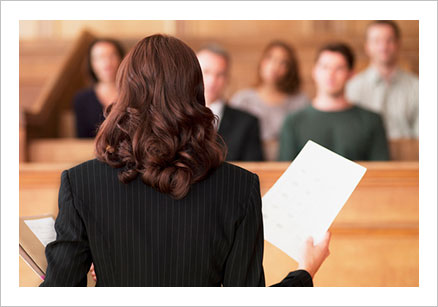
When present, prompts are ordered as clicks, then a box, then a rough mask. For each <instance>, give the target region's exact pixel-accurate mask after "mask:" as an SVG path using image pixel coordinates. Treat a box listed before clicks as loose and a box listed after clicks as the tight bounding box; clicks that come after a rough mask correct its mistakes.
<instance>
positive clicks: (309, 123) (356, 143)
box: [279, 106, 389, 161]
mask: <svg viewBox="0 0 438 307" xmlns="http://www.w3.org/2000/svg"><path fill="white" fill-rule="evenodd" d="M308 140H312V141H314V142H316V143H318V144H320V145H322V146H324V147H326V148H328V149H330V150H332V151H334V152H336V153H338V154H340V155H342V156H344V157H345V158H347V159H350V160H356V161H367V160H389V152H388V143H387V139H386V135H385V129H384V126H383V122H382V118H381V117H380V115H378V114H377V113H374V112H371V111H368V110H365V109H363V108H361V107H358V106H352V107H351V108H349V109H346V110H343V111H334V112H326V111H319V110H317V109H315V108H314V107H313V106H309V107H307V108H304V109H302V110H300V111H298V112H295V113H292V114H290V115H289V116H288V117H287V118H286V119H285V121H284V124H283V128H282V131H281V135H280V150H279V160H280V161H291V160H293V159H294V158H295V157H296V156H297V155H298V153H299V152H300V150H301V149H302V148H303V147H304V145H305V144H306V143H307V141H308Z"/></svg>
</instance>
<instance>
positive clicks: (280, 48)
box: [230, 41, 310, 160]
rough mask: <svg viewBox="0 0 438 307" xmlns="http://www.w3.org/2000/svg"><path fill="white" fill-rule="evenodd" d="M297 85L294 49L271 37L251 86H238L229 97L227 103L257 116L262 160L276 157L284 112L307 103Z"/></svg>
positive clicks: (307, 100) (306, 98)
mask: <svg viewBox="0 0 438 307" xmlns="http://www.w3.org/2000/svg"><path fill="white" fill-rule="evenodd" d="M300 88H301V78H300V72H299V65H298V60H297V57H296V54H295V51H294V49H293V48H292V46H290V45H289V44H288V43H286V42H284V41H272V42H271V43H269V44H268V45H267V46H266V48H265V49H264V51H263V53H262V56H261V59H260V61H259V63H258V66H257V81H256V84H255V86H254V88H247V89H243V90H240V91H238V92H237V93H236V94H234V95H233V97H231V99H230V104H231V106H234V107H236V108H239V109H242V110H244V111H247V112H249V113H251V114H253V115H254V116H256V117H258V119H259V121H260V126H261V129H260V130H261V138H262V141H263V150H264V157H265V159H266V160H276V159H277V151H278V139H279V134H280V130H281V127H282V124H283V121H284V119H285V117H286V115H287V114H288V113H291V112H294V111H296V110H299V109H301V108H303V107H305V106H307V105H308V104H309V103H310V100H309V99H308V97H307V96H306V95H305V94H303V93H302V92H301V90H300Z"/></svg>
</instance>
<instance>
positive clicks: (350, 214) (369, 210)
mask: <svg viewBox="0 0 438 307" xmlns="http://www.w3.org/2000/svg"><path fill="white" fill-rule="evenodd" d="M359 163H360V164H361V165H363V166H364V167H366V168H367V169H368V170H367V172H366V174H365V176H364V178H363V179H362V181H361V182H360V183H359V185H358V187H357V188H356V190H355V191H354V193H353V195H352V196H351V197H350V199H349V200H348V201H347V203H346V204H345V206H344V208H343V209H342V210H341V212H340V214H339V215H338V216H337V218H336V219H335V221H334V223H333V224H332V226H331V228H330V231H331V232H332V243H331V245H330V250H331V255H330V256H329V258H328V259H327V261H326V262H325V263H324V264H323V265H322V267H321V269H320V271H319V272H318V274H317V276H316V278H315V285H316V286H418V257H419V256H418V254H419V251H418V223H419V216H418V208H419V198H418V196H419V195H418V188H419V185H418V175H419V172H418V162H359ZM74 164H75V163H45V164H43V163H22V164H21V165H20V210H19V212H20V216H27V215H37V214H45V213H50V214H53V215H54V216H56V215H57V212H58V208H57V196H58V191H59V184H60V176H61V172H62V170H64V169H68V168H70V167H72V166H74ZM236 164H237V165H238V166H241V167H244V168H246V169H248V170H250V171H252V172H254V173H256V174H258V175H259V178H260V185H261V191H262V194H264V193H265V192H266V191H267V190H268V189H269V188H270V187H271V186H272V184H273V183H274V182H275V181H276V180H277V179H278V178H279V177H280V176H281V174H282V173H283V172H284V171H285V169H286V168H287V166H288V165H289V164H288V163H287V162H265V163H249V162H247V163H236ZM296 267H297V264H296V262H295V261H294V260H292V259H291V258H289V257H288V256H287V255H286V254H284V253H283V252H282V251H280V250H279V249H277V248H276V247H274V246H272V245H271V244H270V243H268V242H265V254H264V268H265V275H266V281H267V284H268V285H269V284H273V283H275V282H277V281H279V280H281V278H283V277H284V276H285V275H286V274H287V272H288V271H290V270H293V269H295V268H296ZM23 278H25V277H23Z"/></svg>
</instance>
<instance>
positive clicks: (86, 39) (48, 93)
mask: <svg viewBox="0 0 438 307" xmlns="http://www.w3.org/2000/svg"><path fill="white" fill-rule="evenodd" d="M94 39H95V36H94V35H92V34H91V33H90V32H88V31H83V32H82V33H81V35H80V36H79V37H78V39H77V40H76V41H75V42H74V44H73V45H72V47H71V49H70V51H69V52H68V54H67V56H66V57H65V58H64V60H63V62H62V64H61V65H60V66H59V69H58V70H57V71H56V73H55V74H54V75H53V76H52V78H51V79H50V81H49V82H47V83H46V84H45V86H44V87H43V89H42V91H41V94H40V95H39V96H38V97H37V98H36V101H35V103H33V104H32V105H31V106H30V107H28V108H27V109H25V112H26V113H27V114H28V123H32V124H41V123H44V121H45V120H47V118H48V117H49V115H50V112H51V111H52V110H53V108H54V107H55V105H56V102H57V101H59V100H60V99H61V97H62V95H63V94H64V93H65V92H67V90H68V89H69V88H70V86H71V83H72V80H75V79H76V78H77V76H78V75H80V74H81V69H82V64H83V62H84V60H85V59H86V58H87V52H88V46H89V44H90V43H91V42H92V41H93V40H94Z"/></svg>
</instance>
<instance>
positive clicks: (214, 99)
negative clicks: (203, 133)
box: [197, 44, 263, 161]
mask: <svg viewBox="0 0 438 307" xmlns="http://www.w3.org/2000/svg"><path fill="white" fill-rule="evenodd" d="M197 57H198V60H199V63H200V65H201V69H202V74H203V79H204V88H205V103H206V105H207V107H209V108H210V109H211V110H212V112H213V113H214V115H216V116H217V118H218V122H217V123H216V124H217V125H216V127H217V129H218V133H219V135H220V136H221V137H222V138H223V139H224V141H225V144H227V147H228V152H227V157H226V159H227V160H228V161H262V160H263V152H262V145H261V140H260V129H259V121H258V119H257V117H255V116H253V115H251V114H249V113H247V112H245V111H241V110H238V109H235V108H232V107H230V106H228V103H227V101H226V99H225V98H224V91H225V89H226V86H227V84H228V80H229V72H230V56H229V53H228V52H227V51H226V50H225V49H224V48H222V47H221V46H219V45H217V44H209V45H205V46H203V47H201V49H199V50H198V52H197Z"/></svg>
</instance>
